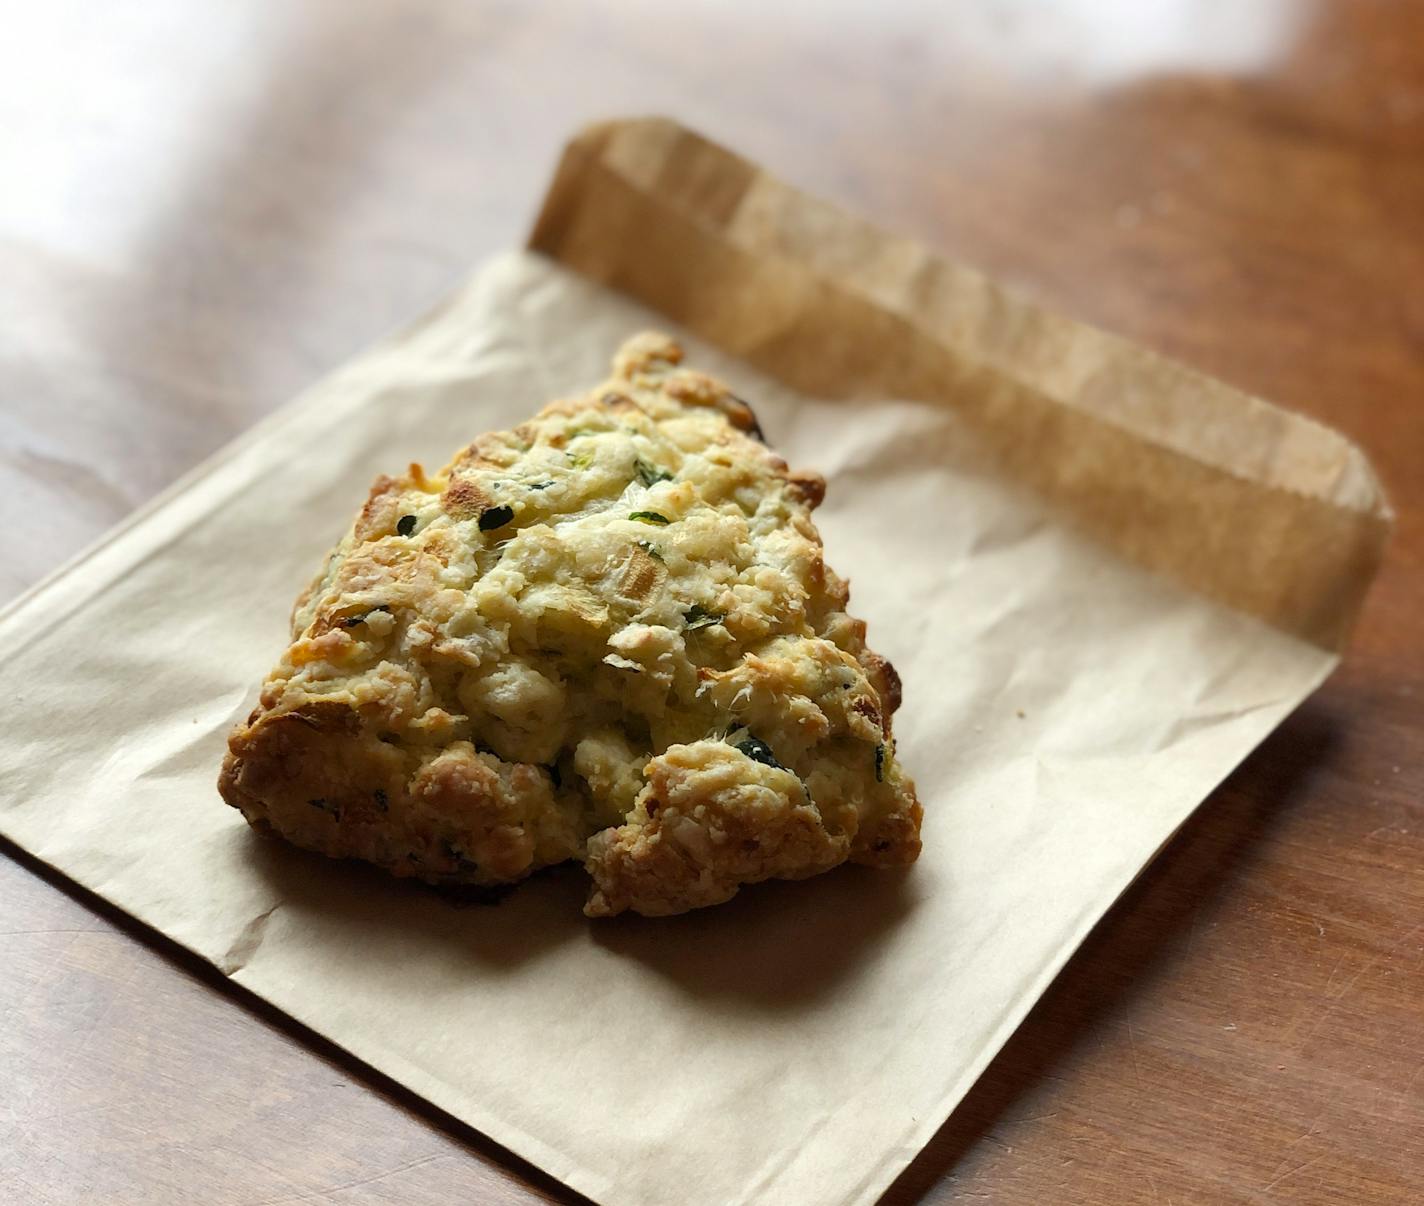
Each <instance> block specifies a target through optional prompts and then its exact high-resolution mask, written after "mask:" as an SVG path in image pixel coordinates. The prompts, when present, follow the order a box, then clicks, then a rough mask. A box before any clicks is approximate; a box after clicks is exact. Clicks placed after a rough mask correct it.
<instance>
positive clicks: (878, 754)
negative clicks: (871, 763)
mask: <svg viewBox="0 0 1424 1206" xmlns="http://www.w3.org/2000/svg"><path fill="white" fill-rule="evenodd" d="M875 781H876V782H877V783H884V782H885V745H884V743H883V742H882V743H881V744H880V745H877V746H876V747H875Z"/></svg>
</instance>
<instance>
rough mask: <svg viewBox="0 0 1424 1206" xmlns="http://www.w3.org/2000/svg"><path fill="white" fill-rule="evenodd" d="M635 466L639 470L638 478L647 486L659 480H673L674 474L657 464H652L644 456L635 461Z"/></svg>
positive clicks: (653, 484) (655, 483)
mask: <svg viewBox="0 0 1424 1206" xmlns="http://www.w3.org/2000/svg"><path fill="white" fill-rule="evenodd" d="M633 468H634V469H635V470H636V471H637V474H638V480H639V481H640V482H642V483H643V485H645V486H655V485H657V483H658V482H670V481H672V474H671V473H669V472H668V471H667V470H666V469H660V468H659V467H658V466H657V465H650V464H648V462H647V461H645V460H644V459H643V458H642V457H639V458H638V459H637V460H636V461H634V462H633Z"/></svg>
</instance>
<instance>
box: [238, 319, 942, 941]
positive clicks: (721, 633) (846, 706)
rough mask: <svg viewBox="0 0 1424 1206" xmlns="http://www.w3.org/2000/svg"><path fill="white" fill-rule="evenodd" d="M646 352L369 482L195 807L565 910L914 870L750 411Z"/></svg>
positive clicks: (905, 792)
mask: <svg viewBox="0 0 1424 1206" xmlns="http://www.w3.org/2000/svg"><path fill="white" fill-rule="evenodd" d="M681 359H682V353H681V351H680V349H679V348H678V347H677V345H676V344H674V343H673V342H672V341H671V340H669V339H667V338H666V337H664V336H660V335H641V336H638V337H637V338H635V339H632V340H630V341H629V342H628V343H627V344H625V345H624V346H623V348H622V349H621V350H620V351H619V353H618V355H617V357H616V359H615V362H614V376H613V377H612V379H611V380H609V381H608V382H607V383H605V384H604V385H603V386H601V387H599V388H598V389H597V390H595V391H594V392H592V393H591V394H589V395H587V396H586V397H583V398H579V399H576V400H573V401H566V402H555V403H553V404H552V405H550V406H546V407H545V408H544V409H543V410H542V411H540V412H539V414H538V415H537V416H536V417H535V418H534V419H532V420H530V421H529V422H527V423H524V424H522V425H520V426H519V427H517V428H515V429H514V430H513V431H503V432H493V433H490V434H488V435H483V436H481V437H480V438H479V439H477V440H476V441H475V442H474V443H473V444H471V445H470V446H469V447H468V448H466V449H465V450H464V451H463V452H461V453H460V454H459V455H458V456H457V457H456V458H455V459H454V460H453V461H452V462H451V463H450V465H449V466H448V467H447V468H446V469H444V470H442V471H441V472H440V473H439V474H437V475H435V476H427V475H426V474H425V473H424V472H423V471H422V470H421V469H420V467H419V466H418V465H412V466H411V468H410V472H409V473H408V474H407V475H406V476H403V477H399V478H389V477H382V478H380V479H379V480H378V481H377V482H376V484H375V487H374V488H373V489H372V491H371V496H370V498H369V500H368V501H367V502H366V505H365V507H364V508H363V509H362V511H361V514H360V516H359V517H358V518H357V520H356V523H355V525H354V527H353V528H352V530H351V532H350V533H349V534H348V535H347V536H346V537H345V539H343V540H342V541H341V543H340V544H339V545H338V546H337V547H336V549H335V550H334V551H333V552H332V554H331V555H330V556H329V557H328V558H327V562H326V566H325V568H324V569H323V570H322V572H321V573H320V574H319V575H318V576H317V578H316V580H315V581H314V582H313V583H312V584H311V586H310V587H309V588H308V589H307V590H306V591H305V592H304V593H303V595H302V596H301V597H300V598H299V599H298V601H297V605H296V610H295V612H294V614H293V617H292V634H293V640H292V645H291V647H290V648H289V649H288V650H287V652H286V653H285V654H284V655H283V657H282V660H281V662H280V664H279V665H278V666H277V668H276V669H275V670H274V671H273V672H272V674H271V675H270V676H269V677H268V679H267V681H266V684H265V685H264V687H263V690H262V697H261V702H260V704H259V706H258V707H257V709H256V710H255V711H254V712H253V713H252V715H251V716H249V717H248V719H247V723H246V724H245V725H243V726H242V727H241V728H239V729H238V730H237V731H236V732H235V733H234V734H233V735H232V738H231V740H230V742H229V746H230V753H229V754H228V756H227V760H226V762H225V763H224V765H223V770H222V777H221V782H220V787H221V790H222V794H223V796H224V798H225V799H226V800H227V801H228V803H229V804H232V805H233V806H234V807H236V808H238V809H240V810H241V811H242V813H243V815H244V816H245V817H246V818H247V819H248V820H249V821H250V822H251V823H252V824H253V825H254V826H255V827H257V828H258V829H260V830H263V831H275V832H276V833H279V834H281V835H282V836H283V837H285V838H287V839H289V840H290V841H292V842H295V843H296V844H297V845H300V846H305V847H307V848H309V849H312V850H317V851H320V852H321V853H323V854H328V855H332V856H336V857H346V858H361V859H366V860H368V861H370V862H373V863H376V864H378V865H379V866H382V867H384V868H386V869H387V870H389V871H391V872H394V873H395V874H396V875H404V876H414V877H416V878H419V879H423V880H426V881H428V882H431V883H436V884H477V885H495V884H502V883H510V882H512V881H515V880H518V879H521V878H523V877H524V876H526V875H528V874H529V873H530V872H532V871H534V870H536V869H538V868H539V867H544V866H548V865H549V864H551V863H558V862H562V861H564V860H565V859H580V860H582V861H583V863H584V865H585V866H586V867H587V868H588V871H589V873H590V874H591V875H592V876H593V881H594V882H593V891H592V894H591V895H590V897H589V901H588V905H587V907H586V909H585V911H586V912H587V913H588V914H589V915H590V916H595V917H597V916H607V915H610V914H613V913H619V912H622V911H623V910H625V909H632V910H634V911H635V912H639V913H644V914H648V915H661V914H668V913H680V912H682V911H684V910H686V909H691V908H696V907H698V906H699V905H710V904H717V903H719V902H721V901H724V900H727V899H728V898H730V897H731V896H732V895H733V894H735V893H736V891H737V888H738V887H739V886H740V885H741V884H744V883H754V882H756V881H758V880H763V879H770V878H783V879H797V878H800V877H803V876H807V875H814V874H816V873H817V872H820V871H825V870H828V869H829V868H831V867H834V866H836V865H837V864H838V863H842V862H845V861H846V860H850V861H853V862H858V863H870V864H873V865H876V866H891V865H899V864H903V863H909V862H913V861H914V859H915V857H916V855H917V854H918V853H919V849H920V837H919V829H920V806H919V804H918V802H917V801H916V799H915V789H914V785H913V783H912V782H911V781H910V779H909V778H908V777H907V776H906V775H905V773H904V772H903V771H902V770H901V768H900V764H899V762H898V761H897V760H896V758H895V746H894V742H893V740H892V739H891V735H890V714H891V713H892V712H893V711H894V710H895V708H896V707H897V706H898V704H899V702H900V691H899V683H898V681H897V679H896V676H895V672H894V670H893V669H892V668H891V667H890V664H889V663H888V662H886V661H885V659H884V658H881V657H878V656H877V655H876V654H874V653H871V652H870V651H869V650H868V649H867V648H866V647H865V625H864V623H862V622H861V621H859V620H854V619H852V618H851V617H850V616H849V615H847V614H846V611H845V607H846V600H847V589H846V586H845V584H844V583H843V582H842V581H841V580H840V579H839V578H837V577H836V575H835V574H834V573H833V572H832V571H831V570H830V568H829V567H828V566H827V565H826V564H825V562H824V560H823V559H822V555H821V540H820V536H819V535H818V534H817V532H816V529H815V527H814V526H813V525H812V523H811V519H810V512H811V508H812V507H814V506H815V505H816V504H817V503H819V502H820V500H821V496H822V494H823V492H824V483H823V482H822V480H821V479H820V478H819V477H818V476H816V475H815V474H810V473H788V472H787V468H786V462H785V461H783V460H782V459H781V458H780V457H778V456H776V455H775V454H774V453H772V452H770V451H769V450H768V449H767V448H766V447H765V446H764V445H763V444H762V443H761V442H760V431H759V430H758V428H757V426H756V421H755V419H754V418H753V416H752V413H751V411H750V410H749V409H748V407H747V406H746V404H745V403H743V402H741V401H739V400H738V399H736V398H734V397H733V396H732V395H731V394H730V393H728V391H727V390H726V388H725V387H724V386H723V385H721V384H720V383H719V382H717V381H714V380H712V379H711V378H710V377H707V376H704V375H703V374H701V373H697V372H692V371H690V370H688V369H683V368H679V367H678V365H679V362H680V360H681Z"/></svg>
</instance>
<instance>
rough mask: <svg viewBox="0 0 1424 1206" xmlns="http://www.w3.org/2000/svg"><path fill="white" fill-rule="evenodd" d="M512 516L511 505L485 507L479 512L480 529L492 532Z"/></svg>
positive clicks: (502, 525)
mask: <svg viewBox="0 0 1424 1206" xmlns="http://www.w3.org/2000/svg"><path fill="white" fill-rule="evenodd" d="M513 518H514V508H513V507H487V508H486V509H485V510H483V511H481V512H480V531H481V532H493V531H494V530H495V528H502V527H504V525H505V524H507V523H508V522H509V521H510V520H511V519H513Z"/></svg>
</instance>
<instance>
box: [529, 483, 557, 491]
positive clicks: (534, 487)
mask: <svg viewBox="0 0 1424 1206" xmlns="http://www.w3.org/2000/svg"><path fill="white" fill-rule="evenodd" d="M553 484H554V483H553V482H531V483H530V484H529V488H530V489H531V490H547V489H548V488H549V487H550V486H552V485H553Z"/></svg>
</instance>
